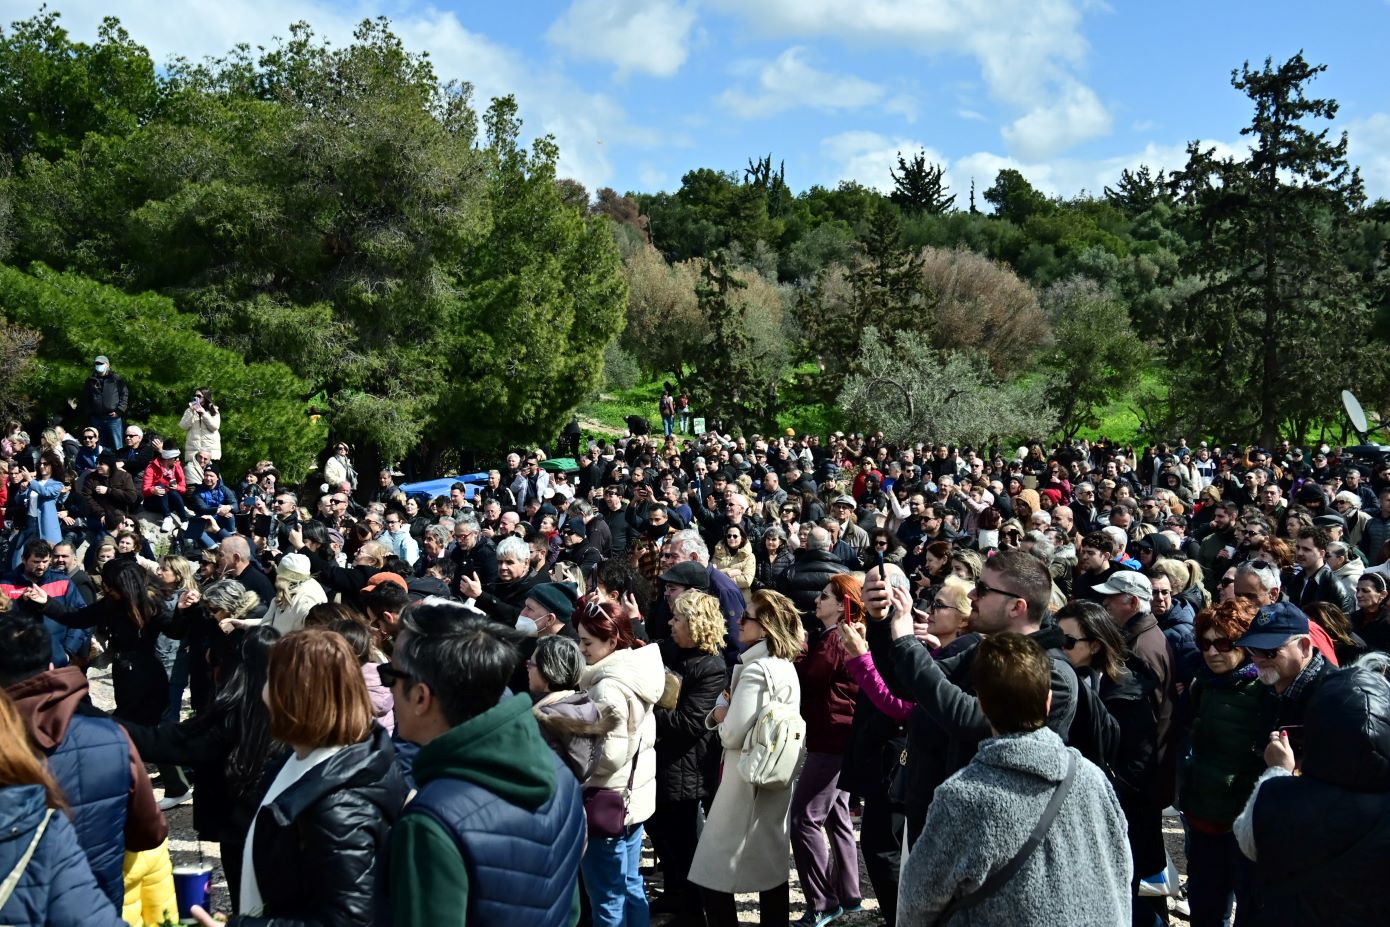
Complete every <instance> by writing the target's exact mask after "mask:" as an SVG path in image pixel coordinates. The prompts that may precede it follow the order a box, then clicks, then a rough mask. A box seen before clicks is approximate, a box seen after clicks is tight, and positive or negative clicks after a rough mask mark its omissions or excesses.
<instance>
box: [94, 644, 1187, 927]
mask: <svg viewBox="0 0 1390 927" xmlns="http://www.w3.org/2000/svg"><path fill="white" fill-rule="evenodd" d="M87 679H88V682H89V683H90V685H91V692H92V702H93V703H94V704H95V705H96V706H97V707H98V708H100V709H102V710H103V711H111V710H112V709H114V708H115V699H114V697H113V695H112V691H111V671H110V670H109V669H99V670H98V669H93V670H90V671H89V672H88V673H87ZM150 772H151V775H153V773H154V768H153V767H150ZM155 794H156V796H157V797H159V798H163V797H164V791H163V789H161V788H159V787H158V786H157V785H156V788H155ZM165 816H166V817H167V818H168V820H169V855H170V857H171V858H172V859H173V863H174V865H175V866H183V865H189V864H194V863H198V862H200V861H202V862H209V863H211V864H212V904H213V910H215V911H228V912H229V911H230V910H231V902H230V898H229V895H228V891H227V877H226V875H225V873H224V872H223V870H222V857H221V852H220V850H219V848H218V845H217V844H216V843H215V842H206V841H200V840H199V839H198V836H197V834H196V833H195V832H194V830H193V806H192V804H184V805H179V806H178V807H176V808H172V809H170V810H169V811H167V812H165ZM854 825H855V831H856V833H857V832H858V829H859V821H858V818H856V819H855V822H854ZM1163 836H1164V841H1165V842H1166V843H1167V846H1168V853H1169V854H1170V855H1171V856H1172V857H1173V862H1174V863H1175V864H1176V865H1177V868H1178V871H1179V872H1182V873H1186V871H1187V859H1186V857H1185V856H1184V855H1183V852H1182V826H1181V824H1180V823H1179V820H1178V819H1177V818H1175V817H1173V818H1164V819H1163ZM654 863H655V859H654V857H653V855H652V851H651V845H650V843H648V844H647V846H646V847H645V848H644V850H643V853H642V865H643V870H644V872H645V873H649V875H648V876H647V879H648V887H649V888H651V889H659V888H660V886H661V875H660V873H659V872H655V871H653V866H654ZM859 884H860V887H861V889H862V890H863V892H864V908H863V910H862V911H857V912H855V913H853V914H846V915H845V916H843V917H841V918H840V919H839V920H837V921H836V922H835V923H836V924H840V925H844V927H868V925H875V924H881V923H882V918H881V917H880V916H879V913H878V900H877V899H876V898H875V897H874V889H873V885H872V883H870V882H869V875H868V873H867V872H865V871H864V866H863V860H862V858H861V860H860V866H859ZM791 900H792V916H793V917H798V916H800V914H801V912H802V911H803V910H804V906H805V900H806V899H805V896H804V895H802V893H801V882H800V880H799V879H798V878H797V877H796V867H795V866H793V867H792V870H791ZM738 909H739V921H740V922H742V923H749V924H753V923H757V922H758V896H757V895H739V896H738ZM1174 916H1175V918H1181V915H1179V914H1177V913H1176V912H1174ZM671 920H672V918H655V919H654V921H653V923H655V924H657V925H661V924H665V923H669V922H670V921H671Z"/></svg>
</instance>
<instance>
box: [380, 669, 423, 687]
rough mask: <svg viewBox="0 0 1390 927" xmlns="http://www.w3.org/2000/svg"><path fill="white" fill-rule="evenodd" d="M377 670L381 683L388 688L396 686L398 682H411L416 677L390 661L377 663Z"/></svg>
mask: <svg viewBox="0 0 1390 927" xmlns="http://www.w3.org/2000/svg"><path fill="white" fill-rule="evenodd" d="M376 672H377V675H378V676H379V677H381V684H382V685H384V686H385V687H386V688H388V689H390V688H392V687H394V686H395V685H396V683H398V682H410V681H411V680H413V679H414V678H415V677H414V676H412V675H410V674H409V673H403V672H401V671H400V670H398V669H396V668H395V667H394V666H392V665H391V664H390V663H378V664H377V665H376Z"/></svg>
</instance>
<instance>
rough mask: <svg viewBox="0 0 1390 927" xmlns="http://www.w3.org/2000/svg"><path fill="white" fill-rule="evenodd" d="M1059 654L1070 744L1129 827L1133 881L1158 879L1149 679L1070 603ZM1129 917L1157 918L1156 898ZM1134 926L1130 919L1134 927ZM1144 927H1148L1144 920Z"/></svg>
mask: <svg viewBox="0 0 1390 927" xmlns="http://www.w3.org/2000/svg"><path fill="white" fill-rule="evenodd" d="M1057 626H1058V627H1059V628H1060V629H1061V631H1062V648H1063V650H1064V652H1065V653H1066V656H1067V662H1069V663H1071V665H1072V668H1073V669H1074V670H1075V671H1076V676H1077V690H1078V697H1077V707H1076V718H1075V719H1074V720H1073V721H1072V727H1071V737H1070V741H1069V742H1070V743H1071V745H1072V746H1074V747H1076V749H1078V750H1080V751H1081V754H1082V755H1083V756H1085V757H1086V758H1087V759H1089V760H1091V761H1092V762H1093V763H1095V764H1096V765H1097V766H1099V767H1100V768H1101V769H1103V770H1104V771H1105V773H1106V775H1107V777H1108V778H1109V779H1110V784H1111V785H1112V786H1113V787H1114V789H1115V797H1116V798H1118V799H1119V800H1120V807H1121V809H1123V811H1124V814H1125V820H1127V821H1128V822H1129V847H1130V855H1131V856H1132V858H1133V860H1134V878H1135V882H1134V885H1133V887H1132V891H1135V892H1136V893H1137V889H1138V880H1139V879H1141V878H1143V877H1145V876H1151V875H1153V874H1155V873H1159V872H1163V870H1164V866H1165V864H1166V862H1167V859H1166V856H1165V855H1164V849H1163V818H1162V808H1161V807H1158V806H1156V805H1155V803H1154V801H1153V799H1152V797H1151V794H1152V792H1153V785H1154V782H1155V781H1156V779H1157V776H1158V722H1157V720H1156V719H1155V718H1154V712H1153V708H1152V707H1151V701H1150V690H1151V687H1152V685H1153V683H1152V678H1153V677H1152V676H1151V675H1149V674H1148V672H1147V669H1146V667H1145V666H1144V664H1143V663H1142V662H1141V661H1140V660H1139V659H1138V658H1137V657H1131V656H1130V655H1129V653H1128V650H1127V649H1126V647H1125V640H1124V637H1123V635H1122V634H1121V633H1120V630H1119V628H1118V627H1116V625H1115V622H1114V621H1113V620H1112V619H1111V617H1110V615H1109V614H1108V613H1107V612H1106V611H1105V609H1104V608H1102V607H1101V606H1099V605H1097V604H1096V603H1094V602H1084V601H1081V602H1073V603H1071V604H1070V605H1066V606H1064V607H1063V608H1061V609H1059V610H1058V611H1057ZM1133 904H1134V906H1135V908H1136V909H1140V910H1142V909H1145V908H1148V907H1149V906H1150V905H1152V906H1154V917H1155V920H1154V922H1155V923H1157V920H1156V918H1158V917H1161V914H1159V913H1158V912H1159V910H1160V909H1162V910H1166V909H1163V908H1162V905H1163V904H1164V899H1163V898H1158V899H1156V900H1155V899H1154V898H1140V897H1138V896H1137V894H1136V896H1135V897H1134V899H1133ZM1140 922H1141V921H1140V920H1139V918H1138V916H1137V915H1136V919H1135V923H1136V924H1138V923H1140ZM1144 922H1145V923H1147V922H1148V918H1147V917H1146V918H1145V920H1144Z"/></svg>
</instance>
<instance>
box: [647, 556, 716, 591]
mask: <svg viewBox="0 0 1390 927" xmlns="http://www.w3.org/2000/svg"><path fill="white" fill-rule="evenodd" d="M657 578H658V579H660V580H661V581H662V582H663V583H675V584H676V585H677V586H688V587H689V588H691V589H700V590H702V591H703V590H705V589H708V588H709V570H707V569H705V567H703V566H701V565H700V564H698V563H696V562H695V561H694V560H682V561H681V562H680V563H678V564H676V565H675V566H673V567H671V569H669V570H667V571H666V572H665V573H662V574H661V575H660V576H659V577H657Z"/></svg>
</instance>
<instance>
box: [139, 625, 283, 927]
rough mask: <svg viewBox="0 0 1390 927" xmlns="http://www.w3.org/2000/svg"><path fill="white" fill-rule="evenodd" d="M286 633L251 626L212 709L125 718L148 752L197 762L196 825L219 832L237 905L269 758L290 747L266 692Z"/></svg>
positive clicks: (210, 833) (214, 836)
mask: <svg viewBox="0 0 1390 927" xmlns="http://www.w3.org/2000/svg"><path fill="white" fill-rule="evenodd" d="M279 639H280V632H279V631H277V630H275V629H274V628H272V627H270V626H269V625H262V626H260V627H254V628H251V629H250V630H248V631H247V632H246V635H245V636H244V637H243V638H242V641H241V663H240V665H239V666H238V667H237V669H236V672H234V673H233V674H232V676H231V678H230V679H228V680H227V683H226V684H225V685H224V686H223V687H222V689H221V691H220V692H218V693H217V698H216V699H215V700H214V701H213V703H212V706H211V707H210V708H209V709H208V710H207V711H204V712H202V713H200V714H198V715H195V716H194V717H192V718H189V719H188V720H187V721H181V722H170V721H166V722H164V723H163V724H160V725H158V726H157V727H153V726H148V725H141V724H130V723H127V724H126V725H125V728H126V732H127V733H129V734H130V741H131V743H133V744H134V745H135V748H136V749H137V750H138V751H139V752H140V757H141V758H142V759H144V760H146V761H147V762H152V763H177V764H179V765H182V766H190V767H192V768H193V771H194V775H195V777H196V778H197V781H198V788H197V790H196V791H195V792H194V796H193V827H194V829H195V830H197V831H198V836H199V837H200V838H202V839H204V840H216V841H217V842H218V844H219V845H220V846H221V848H222V864H223V867H224V868H225V870H226V873H227V886H228V888H230V889H231V894H232V910H233V911H236V910H237V904H238V902H239V901H240V897H239V892H240V889H241V857H242V849H243V847H244V845H245V840H246V829H247V828H248V827H250V826H251V818H252V816H253V815H254V814H255V812H256V806H257V805H258V804H259V801H260V786H261V779H262V777H263V776H264V775H265V770H266V766H267V765H268V764H269V763H271V762H272V761H274V760H275V759H277V758H279V757H280V756H282V755H283V754H284V753H285V751H286V747H285V746H284V745H283V744H281V743H279V742H277V741H276V740H275V738H274V736H273V735H272V734H271V733H270V714H269V712H268V710H267V709H266V706H265V701H264V700H263V699H262V698H261V690H263V689H264V688H265V683H266V662H267V658H268V655H269V653H270V648H271V646H272V645H273V644H274V643H275V642H276V641H278V640H279Z"/></svg>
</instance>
